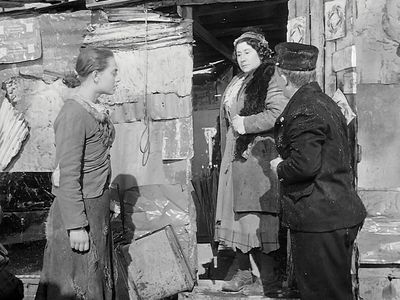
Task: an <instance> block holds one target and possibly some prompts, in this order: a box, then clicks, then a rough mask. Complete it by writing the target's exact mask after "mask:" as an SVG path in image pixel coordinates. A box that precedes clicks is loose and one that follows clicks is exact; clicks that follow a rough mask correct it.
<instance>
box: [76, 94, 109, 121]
mask: <svg viewBox="0 0 400 300" xmlns="http://www.w3.org/2000/svg"><path fill="white" fill-rule="evenodd" d="M74 100H75V101H76V102H78V103H79V104H80V105H82V107H83V108H84V109H85V110H86V111H87V112H88V113H89V114H90V115H91V116H92V117H93V118H95V120H96V121H98V122H100V123H105V122H107V121H108V120H109V115H108V110H107V108H106V107H105V106H103V105H102V104H100V103H92V102H89V101H85V100H83V99H81V98H80V97H75V98H74Z"/></svg>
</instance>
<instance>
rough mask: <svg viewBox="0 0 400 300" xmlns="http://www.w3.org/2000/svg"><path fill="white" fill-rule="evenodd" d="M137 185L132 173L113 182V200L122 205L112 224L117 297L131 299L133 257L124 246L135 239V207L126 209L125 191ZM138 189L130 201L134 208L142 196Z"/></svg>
mask: <svg viewBox="0 0 400 300" xmlns="http://www.w3.org/2000/svg"><path fill="white" fill-rule="evenodd" d="M136 186H137V180H136V178H135V177H134V176H132V175H130V174H119V175H117V176H116V177H115V179H114V180H113V182H112V184H111V200H115V201H118V202H119V204H120V207H121V213H120V216H119V217H118V218H116V219H114V220H113V221H112V224H111V228H112V231H113V241H114V249H115V254H116V257H115V260H114V261H115V262H116V269H117V272H118V276H117V281H116V282H115V291H116V297H117V299H130V296H129V294H130V293H135V291H130V290H129V288H130V287H131V286H132V282H131V283H130V282H129V276H128V274H129V272H128V267H129V265H130V264H131V262H132V259H131V257H130V256H129V255H126V254H124V252H123V251H122V247H123V246H124V245H129V244H131V243H132V242H133V240H134V234H135V229H136V227H135V224H134V223H133V218H132V214H133V209H128V210H127V209H126V205H125V203H124V202H125V201H124V198H125V193H126V192H127V191H130V190H132V189H134V188H135V187H136ZM136 190H137V191H138V193H135V197H131V198H130V201H129V202H130V203H129V206H132V208H133V207H134V206H135V204H136V203H137V200H138V199H139V197H140V193H139V190H138V189H136ZM135 296H136V295H135ZM135 296H134V297H135ZM134 299H135V298H134Z"/></svg>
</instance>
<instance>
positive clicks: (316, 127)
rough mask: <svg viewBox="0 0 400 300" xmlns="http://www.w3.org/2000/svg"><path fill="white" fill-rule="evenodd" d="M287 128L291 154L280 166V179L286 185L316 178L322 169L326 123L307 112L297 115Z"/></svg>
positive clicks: (313, 113)
mask: <svg viewBox="0 0 400 300" xmlns="http://www.w3.org/2000/svg"><path fill="white" fill-rule="evenodd" d="M287 126H289V128H288V129H287V132H288V136H287V139H288V141H289V149H290V151H289V153H290V154H289V156H288V157H286V158H284V160H283V161H282V162H281V163H280V164H279V165H278V167H277V173H278V178H279V179H280V180H281V181H282V182H283V183H285V184H293V183H299V182H304V181H308V180H310V179H313V178H315V176H316V175H317V174H318V172H319V170H320V168H321V156H322V155H321V151H322V145H323V144H324V142H325V140H326V134H325V132H326V130H325V123H324V122H323V121H322V120H321V119H320V117H319V116H318V115H317V114H316V113H315V112H309V111H308V112H307V111H306V112H302V113H299V114H296V115H295V116H294V117H293V121H292V122H291V123H290V124H288V125H287ZM285 139H286V138H285Z"/></svg>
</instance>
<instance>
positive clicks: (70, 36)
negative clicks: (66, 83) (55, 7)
mask: <svg viewBox="0 0 400 300" xmlns="http://www.w3.org/2000/svg"><path fill="white" fill-rule="evenodd" d="M39 21H40V28H41V34H42V44H43V69H44V70H49V71H52V72H59V73H61V74H64V73H65V72H66V71H72V70H74V67H75V60H76V57H77V56H78V54H79V48H80V47H81V45H82V43H83V36H84V34H86V33H87V28H88V25H89V24H90V22H91V13H90V11H77V12H72V13H60V14H43V15H40V17H39Z"/></svg>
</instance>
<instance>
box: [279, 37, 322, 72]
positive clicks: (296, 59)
mask: <svg viewBox="0 0 400 300" xmlns="http://www.w3.org/2000/svg"><path fill="white" fill-rule="evenodd" d="M275 53H276V55H275V61H276V65H277V66H278V67H279V68H282V69H286V70H291V71H311V70H314V69H315V67H316V63H317V58H318V48H317V47H315V46H312V45H306V44H299V43H287V42H285V43H280V44H278V45H276V46H275Z"/></svg>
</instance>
